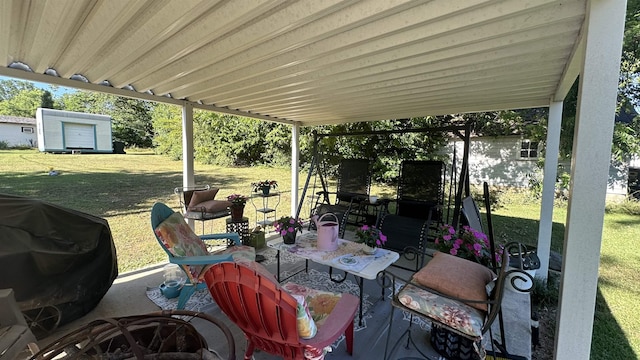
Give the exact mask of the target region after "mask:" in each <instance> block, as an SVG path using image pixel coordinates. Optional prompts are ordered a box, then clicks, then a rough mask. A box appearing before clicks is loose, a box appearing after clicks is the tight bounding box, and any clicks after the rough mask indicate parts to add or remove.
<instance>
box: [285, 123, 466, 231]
mask: <svg viewBox="0 0 640 360" xmlns="http://www.w3.org/2000/svg"><path fill="white" fill-rule="evenodd" d="M472 129H473V122H471V121H469V122H466V123H465V124H464V125H451V126H440V127H429V128H415V129H402V130H380V131H362V132H341V133H333V134H319V133H318V132H317V131H314V132H313V156H312V159H311V165H310V166H309V172H308V174H307V178H306V180H305V184H304V188H303V190H302V194H301V196H300V201H299V202H298V208H297V210H296V217H299V216H300V212H301V211H302V206H303V204H304V201H305V198H306V194H307V190H308V188H309V184H310V182H311V178H312V176H313V175H314V173H316V174H318V175H319V178H320V184H321V186H322V191H323V192H324V193H325V194H326V193H328V185H327V181H326V179H325V178H324V176H323V175H322V171H321V164H320V155H321V154H319V143H320V140H321V139H323V138H326V137H341V136H371V135H388V134H404V133H434V132H448V133H451V134H452V135H454V136H456V137H458V138H459V139H461V140H463V142H464V149H463V154H462V164H461V166H460V173H459V174H456V170H455V169H456V164H455V162H456V157H455V156H454V157H453V164H452V165H453V166H452V168H453V169H454V170H453V171H452V174H451V189H452V191H453V192H454V206H453V216H452V222H451V224H456V225H457V224H458V223H459V220H460V208H461V204H462V198H463V197H465V196H469V195H470V193H471V190H470V184H469V147H470V137H471V131H472ZM454 151H455V149H454ZM456 175H459V176H456ZM456 178H457V179H458V181H457V182H456V181H455V179H456ZM450 201H451V199H450V196H449V205H450Z"/></svg>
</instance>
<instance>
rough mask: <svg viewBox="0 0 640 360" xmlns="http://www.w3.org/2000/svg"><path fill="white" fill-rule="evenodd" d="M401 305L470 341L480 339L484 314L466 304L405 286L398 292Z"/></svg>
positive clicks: (411, 286) (410, 285)
mask: <svg viewBox="0 0 640 360" xmlns="http://www.w3.org/2000/svg"><path fill="white" fill-rule="evenodd" d="M398 300H399V301H400V302H401V303H402V305H404V306H406V307H407V308H409V309H411V310H414V311H416V312H418V313H420V314H422V315H424V316H426V317H428V318H430V319H432V320H433V321H435V322H438V323H441V324H443V325H446V326H447V327H449V328H451V329H452V330H454V331H455V332H457V333H459V334H462V335H464V336H468V337H470V338H472V339H478V338H481V337H482V324H483V323H484V314H485V313H484V312H482V311H480V310H478V309H476V308H473V307H471V306H469V305H467V304H464V303H461V302H458V301H455V300H451V299H448V298H446V297H443V296H439V295H436V294H434V293H431V292H428V291H426V290H424V289H421V288H419V287H417V286H415V285H412V284H406V285H404V287H403V288H402V289H400V291H399V292H398Z"/></svg>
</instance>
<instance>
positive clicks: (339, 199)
mask: <svg viewBox="0 0 640 360" xmlns="http://www.w3.org/2000/svg"><path fill="white" fill-rule="evenodd" d="M370 165H371V161H369V160H368V159H344V160H342V162H341V163H340V168H339V170H338V185H337V189H336V192H329V191H319V192H317V193H316V195H317V196H318V197H317V199H316V204H315V206H314V208H313V210H312V215H322V214H325V213H328V212H331V213H334V214H335V215H336V216H337V217H338V219H339V220H340V236H341V237H342V236H344V231H345V228H346V225H347V224H351V225H357V224H359V222H361V221H362V220H363V219H364V216H365V214H364V213H363V212H362V211H361V210H362V209H361V206H360V205H361V203H362V202H363V201H368V200H369V190H370V187H371V172H370V171H369V170H370V169H369V168H370ZM332 197H335V199H334V201H333V202H332V201H331V200H332V199H331V198H332Z"/></svg>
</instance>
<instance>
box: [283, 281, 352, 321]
mask: <svg viewBox="0 0 640 360" xmlns="http://www.w3.org/2000/svg"><path fill="white" fill-rule="evenodd" d="M282 289H284V290H286V291H287V292H288V293H289V294H292V295H294V294H295V295H302V296H304V298H305V300H306V302H307V305H308V308H309V312H310V313H311V317H312V318H313V321H315V322H316V326H322V325H323V324H324V321H325V320H326V319H327V317H329V314H330V313H331V312H332V311H333V308H334V307H335V306H336V304H337V303H338V301H340V298H341V297H342V294H341V293H334V292H331V291H322V290H317V289H312V288H308V287H306V286H302V285H298V284H296V283H292V282H288V283H286V284H284V285H282Z"/></svg>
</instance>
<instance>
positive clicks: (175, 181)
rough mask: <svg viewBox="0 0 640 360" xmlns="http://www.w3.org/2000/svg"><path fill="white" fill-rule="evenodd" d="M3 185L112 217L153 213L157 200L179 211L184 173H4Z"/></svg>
mask: <svg viewBox="0 0 640 360" xmlns="http://www.w3.org/2000/svg"><path fill="white" fill-rule="evenodd" d="M197 180H198V182H196V183H198V184H206V183H208V181H212V180H213V177H210V176H201V177H199V178H198V179H197ZM215 181H216V185H218V186H221V187H224V186H225V185H228V186H231V185H233V184H237V183H239V182H241V183H244V182H245V179H244V177H235V176H233V175H224V176H221V177H216V178H215ZM0 184H1V185H0V193H6V194H10V195H18V196H24V197H29V198H35V199H40V200H44V201H47V202H50V203H53V204H57V205H60V206H64V207H68V208H71V209H75V210H78V211H82V212H86V213H89V214H92V215H95V216H100V217H111V216H115V215H118V214H128V213H146V212H149V210H150V204H153V203H155V202H156V201H162V202H166V203H167V204H169V205H170V206H171V207H174V208H175V209H176V210H178V206H179V205H178V204H179V202H178V198H177V195H176V194H175V193H174V189H175V188H176V187H181V186H182V173H181V172H154V173H140V172H128V171H122V172H118V173H113V172H109V173H74V172H66V173H61V174H60V175H58V176H49V175H46V174H42V173H32V174H24V173H23V174H18V175H15V174H0ZM228 193H229V194H231V191H230V190H229V191H228ZM222 195H224V196H226V195H228V194H226V193H225V194H222Z"/></svg>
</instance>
